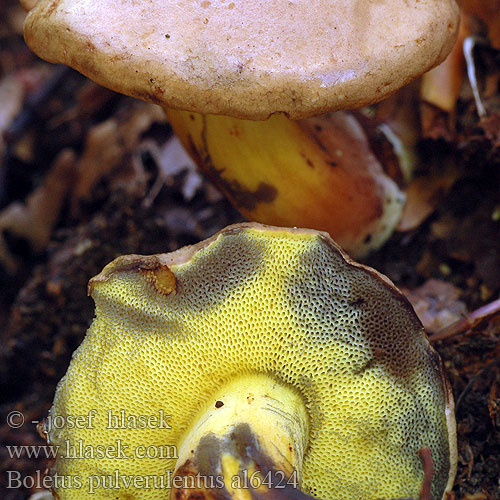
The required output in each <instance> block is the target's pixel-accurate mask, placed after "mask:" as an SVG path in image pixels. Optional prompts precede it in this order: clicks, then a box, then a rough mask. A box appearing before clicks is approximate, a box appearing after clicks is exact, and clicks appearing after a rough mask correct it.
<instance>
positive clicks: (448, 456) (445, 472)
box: [47, 224, 457, 500]
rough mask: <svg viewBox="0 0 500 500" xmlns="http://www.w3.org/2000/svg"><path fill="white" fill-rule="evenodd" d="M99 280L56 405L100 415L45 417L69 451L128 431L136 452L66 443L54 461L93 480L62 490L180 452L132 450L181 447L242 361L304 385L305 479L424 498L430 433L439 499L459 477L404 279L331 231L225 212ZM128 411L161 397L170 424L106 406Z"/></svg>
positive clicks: (431, 358)
mask: <svg viewBox="0 0 500 500" xmlns="http://www.w3.org/2000/svg"><path fill="white" fill-rule="evenodd" d="M89 290H90V292H91V294H92V296H93V298H94V300H95V304H96V318H95V319H94V321H93V323H92V325H91V327H90V329H89V331H88V333H87V336H86V338H85V340H84V341H83V343H82V344H81V346H80V347H79V348H78V350H77V351H76V352H75V354H74V355H73V359H72V361H71V365H70V367H69V370H68V372H67V374H66V375H65V377H64V378H63V379H62V380H61V382H60V384H59V386H58V389H57V391H56V396H55V400H54V404H53V407H52V409H51V412H50V416H51V417H52V419H53V420H54V419H55V417H57V416H62V417H66V419H68V416H71V415H73V416H75V415H87V414H89V412H90V411H92V410H94V411H95V413H96V415H95V419H94V421H93V422H92V426H91V427H90V428H89V426H84V427H83V428H77V427H76V426H70V425H65V426H59V428H52V429H47V433H48V441H49V442H50V443H51V444H54V445H59V446H60V447H61V450H62V449H63V448H64V449H66V446H67V445H68V443H69V444H70V445H75V446H78V445H79V443H82V444H83V446H84V447H88V449H91V450H95V449H96V447H97V446H99V445H100V446H106V445H109V446H113V445H116V443H117V442H118V441H120V442H121V445H122V446H128V449H127V453H128V454H129V455H131V456H132V458H130V459H128V460H123V459H116V458H113V456H111V457H109V456H105V457H88V458H86V459H71V458H64V457H63V456H62V455H64V451H62V452H61V451H60V452H59V456H58V457H57V459H56V461H55V464H54V466H53V468H52V473H57V474H58V475H62V476H63V477H68V476H75V475H77V476H79V477H80V478H81V482H82V484H83V485H84V486H83V487H82V489H64V488H60V489H58V490H56V492H57V493H58V494H59V495H60V498H61V499H63V500H64V499H73V498H74V499H79V500H82V499H85V498H89V499H90V498H95V495H92V494H88V493H87V491H86V489H85V485H86V484H87V482H88V481H89V480H90V479H89V478H91V477H93V476H94V475H112V474H113V473H114V471H119V476H120V477H129V476H132V477H135V476H137V475H140V476H141V477H146V476H155V477H161V476H164V475H165V471H166V470H173V469H174V467H175V459H174V458H168V457H167V458H165V457H153V458H149V459H146V458H138V457H137V456H134V450H136V447H137V446H145V447H150V448H151V449H153V451H154V450H162V449H163V448H165V446H176V447H180V445H181V443H182V440H183V437H184V436H185V435H186V433H188V432H189V431H190V426H191V425H193V422H194V419H195V417H196V415H197V414H198V412H199V410H200V408H201V407H203V406H204V405H208V404H210V401H211V398H214V397H215V395H216V393H217V391H218V390H219V389H220V388H221V387H222V386H223V385H224V384H225V383H227V382H229V381H231V380H234V378H235V377H240V376H243V375H245V374H267V375H269V376H270V377H272V378H273V379H275V380H276V381H277V382H279V383H282V384H285V385H288V386H291V387H292V388H294V390H296V391H297V392H298V393H299V394H300V395H301V397H302V398H303V402H304V405H305V408H306V410H307V413H308V418H309V441H308V447H307V449H306V455H305V459H304V463H303V476H302V477H303V479H302V485H301V489H302V490H303V491H305V492H306V493H309V494H312V495H314V496H316V497H318V498H332V497H335V498H338V499H339V500H343V499H346V500H359V499H376V498H407V497H414V498H417V497H418V495H419V491H420V485H421V482H422V479H423V471H422V464H421V463H420V460H419V457H418V451H419V450H420V449H421V448H424V447H428V448H430V450H431V452H432V459H433V461H434V468H435V474H434V478H433V482H432V499H434V500H440V499H441V497H442V496H443V493H444V492H445V490H446V489H448V488H449V487H451V484H452V482H453V479H454V475H455V471H456V460H457V455H456V453H457V452H456V434H455V427H454V426H455V424H454V415H453V400H452V396H451V392H450V388H449V385H448V383H447V382H446V377H445V375H444V372H443V367H442V364H441V361H440V358H439V356H438V355H437V354H436V352H435V351H434V350H433V349H432V347H431V346H430V344H429V342H428V341H427V338H426V335H425V333H424V331H423V328H422V326H421V324H420V322H419V320H418V319H417V317H416V315H415V313H414V312H413V310H412V308H411V306H410V305H409V303H408V302H407V300H406V299H405V298H404V297H403V296H402V294H401V293H400V292H399V291H398V290H397V289H396V288H395V287H394V285H393V284H391V283H390V282H389V280H388V279H387V278H385V277H383V276H382V275H379V274H378V273H377V272H376V271H374V270H372V269H370V268H367V267H364V266H362V265H360V264H357V263H354V262H352V261H350V259H349V258H348V257H347V256H346V255H344V254H343V252H342V250H341V249H340V248H339V247H338V246H337V245H336V244H335V243H334V242H333V241H332V240H331V239H330V237H329V236H328V235H327V234H326V233H320V232H316V231H312V230H305V229H284V228H277V227H270V226H261V225H258V224H241V225H235V226H230V227H228V228H226V229H225V230H223V231H221V232H220V233H218V234H216V235H215V236H214V237H212V238H210V239H208V240H206V241H204V242H201V243H200V244H197V245H194V246H191V247H186V248H183V249H181V250H178V251H176V252H173V253H170V254H160V255H155V256H149V257H145V256H137V255H132V256H125V257H120V258H118V259H116V260H115V261H114V262H112V263H111V264H109V265H108V266H106V268H105V269H104V270H103V272H102V273H101V274H99V275H98V276H97V277H95V278H94V279H93V280H91V282H90V284H89ZM213 403H214V404H215V403H216V401H215V400H213ZM120 411H123V412H124V415H132V416H138V415H142V416H148V415H152V416H158V415H159V412H161V411H163V412H164V414H165V415H170V416H171V418H169V419H168V423H169V425H170V427H171V428H170V429H166V428H156V427H155V426H151V425H149V426H147V427H146V428H139V429H136V428H127V429H123V428H116V426H111V428H110V426H109V425H108V423H109V420H108V416H109V415H108V412H111V413H112V414H113V415H119V412H120ZM122 486H123V485H122ZM121 494H123V495H125V494H128V495H130V496H127V498H136V499H139V498H140V499H157V498H165V491H164V490H162V489H158V488H156V489H155V488H154V487H153V488H149V489H148V488H145V487H144V485H143V487H142V488H139V489H137V488H136V489H134V486H133V485H132V486H130V487H129V488H128V489H127V488H125V486H123V490H122V491H121ZM120 498H121V497H120Z"/></svg>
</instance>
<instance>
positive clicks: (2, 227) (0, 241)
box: [0, 149, 75, 273]
mask: <svg viewBox="0 0 500 500" xmlns="http://www.w3.org/2000/svg"><path fill="white" fill-rule="evenodd" d="M74 178H75V155H74V153H73V151H71V150H68V149H67V150H63V151H61V153H59V155H58V156H57V158H56V159H55V161H54V163H53V165H52V167H51V168H50V170H49V172H48V173H47V175H46V176H45V178H44V180H43V183H42V185H41V186H39V187H38V188H37V189H36V190H35V191H33V193H31V194H30V195H29V196H28V198H27V200H26V203H19V202H14V203H11V204H10V205H9V206H7V207H6V208H5V209H4V210H2V211H1V212H0V262H2V263H3V264H4V266H5V267H6V269H7V270H8V271H9V272H11V273H14V272H15V271H16V269H17V268H18V266H19V262H18V261H17V260H16V258H15V257H14V256H13V255H12V254H11V253H10V251H9V248H8V245H7V242H6V240H5V233H11V234H13V235H15V236H16V237H20V238H24V239H25V240H27V241H28V242H29V244H30V246H31V249H32V250H33V251H35V252H40V251H42V250H43V249H44V248H45V246H46V245H47V243H48V241H49V238H50V235H51V232H52V228H53V227H54V225H55V223H56V222H57V219H58V218H59V214H60V210H61V206H62V204H63V202H64V200H65V198H66V196H67V194H68V192H69V190H70V189H71V186H72V184H73V181H74Z"/></svg>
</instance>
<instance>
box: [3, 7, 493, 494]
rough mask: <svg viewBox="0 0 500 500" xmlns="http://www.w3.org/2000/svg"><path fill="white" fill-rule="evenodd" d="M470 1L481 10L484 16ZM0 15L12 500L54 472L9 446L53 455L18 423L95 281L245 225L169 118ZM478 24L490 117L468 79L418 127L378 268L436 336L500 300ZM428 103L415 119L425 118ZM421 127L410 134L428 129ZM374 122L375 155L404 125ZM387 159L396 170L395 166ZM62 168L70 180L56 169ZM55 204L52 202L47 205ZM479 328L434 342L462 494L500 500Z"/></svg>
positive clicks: (6, 402) (485, 334) (48, 382)
mask: <svg viewBox="0 0 500 500" xmlns="http://www.w3.org/2000/svg"><path fill="white" fill-rule="evenodd" d="M470 3H471V7H470V9H469V10H470V11H471V12H472V11H474V9H473V7H474V5H476V4H475V3H474V2H470ZM491 3H492V4H493V3H495V2H494V1H492V2H491ZM0 9H1V11H2V12H5V16H4V18H3V19H2V21H1V22H0V40H1V42H2V43H1V44H0V99H2V102H0V131H1V132H2V141H0V151H1V154H2V159H1V163H0V207H1V208H0V289H1V291H2V293H1V294H0V325H2V329H1V330H2V331H1V335H2V338H1V343H0V345H1V346H2V348H1V349H0V383H1V392H0V393H1V394H2V402H1V412H0V414H1V415H2V420H1V422H0V438H1V442H2V446H1V448H0V466H1V469H2V473H1V475H0V487H2V488H5V487H6V485H7V476H6V474H5V471H7V470H16V471H20V472H21V473H22V474H23V476H26V475H32V476H33V477H34V476H35V475H36V471H40V470H42V471H43V469H44V467H45V465H46V460H43V459H37V460H35V459H33V458H28V457H27V456H22V457H21V458H15V459H14V458H10V457H9V454H8V451H7V449H6V447H5V445H18V444H22V445H25V444H39V445H41V444H43V442H42V441H41V439H40V438H39V437H38V434H37V432H36V428H35V425H32V424H26V425H24V426H23V427H22V428H20V429H10V428H9V427H8V426H7V425H6V423H5V422H6V421H5V415H7V414H8V413H9V412H10V411H12V410H18V411H21V412H23V413H24V414H25V417H26V420H27V421H29V422H31V421H32V420H40V419H41V418H43V417H44V416H45V415H46V413H47V410H48V408H49V406H50V404H51V401H52V397H53V393H54V388H55V384H56V383H57V381H58V380H59V379H60V378H61V376H62V375H63V374H64V372H65V371H66V368H67V365H68V362H69V359H70V356H71V353H72V352H73V350H74V349H75V348H76V346H77V345H78V344H79V343H80V341H81V340H82V338H83V336H84V333H85V330H86V328H87V326H88V323H89V322H90V320H91V318H92V311H93V304H92V302H91V300H90V299H89V298H88V297H87V295H86V284H87V281H88V279H89V278H90V277H92V276H94V275H95V274H97V273H98V272H99V271H100V270H101V269H102V267H103V266H104V265H105V264H106V263H108V262H109V261H110V260H112V259H113V258H114V257H116V256H117V255H120V254H127V253H143V254H148V253H158V252H164V251H171V250H173V249H175V248H178V247H180V246H182V245H185V244H189V243H194V242H196V241H199V240H201V239H203V238H206V237H208V236H209V235H211V234H213V233H214V232H216V231H217V230H219V229H220V228H222V227H224V226H225V225H227V224H230V223H233V222H236V221H239V220H241V216H240V215H239V214H238V213H236V212H235V211H234V210H233V209H232V208H230V206H229V205H228V203H227V202H226V201H224V199H223V198H222V197H221V195H220V194H219V193H218V192H217V191H216V190H215V189H214V188H213V187H212V186H211V185H210V183H209V182H208V181H207V180H206V179H203V178H201V177H200V176H199V174H197V173H196V171H195V170H194V168H193V166H192V165H190V164H189V161H188V160H187V158H186V157H184V156H182V154H181V153H180V152H179V149H178V146H176V144H175V143H173V142H171V135H170V132H169V129H168V126H165V123H164V121H165V119H164V117H163V115H162V113H161V112H158V109H157V108H155V107H154V106H152V105H146V104H140V103H137V102H133V101H132V100H130V99H128V98H124V97H121V96H118V95H116V94H114V93H112V92H110V91H107V90H105V89H102V88H101V87H98V86H97V85H95V84H93V83H90V82H88V81H87V80H85V78H83V77H81V76H79V75H78V74H76V73H74V72H72V71H70V70H67V69H62V68H59V67H51V66H49V65H46V64H44V63H40V61H38V60H36V58H35V56H33V55H32V54H31V53H30V52H29V51H28V49H26V47H25V45H24V42H23V41H22V37H21V32H20V20H22V16H23V13H22V11H21V10H20V8H19V7H18V6H17V3H16V2H15V1H14V0H2V1H0ZM468 15H469V14H468ZM470 15H471V16H473V15H474V13H472V14H470ZM473 19H474V23H473V24H472V26H473V28H471V29H473V30H478V31H477V33H480V34H481V35H482V36H483V39H484V40H486V42H485V43H484V44H483V45H478V46H477V47H476V48H475V49H474V62H475V67H476V71H477V77H478V85H479V92H480V94H481V99H482V103H483V105H484V106H485V109H486V111H487V114H486V116H483V117H482V118H479V116H478V113H477V107H476V103H475V100H474V96H473V92H472V91H471V87H470V85H469V84H468V81H467V78H465V73H463V76H464V78H463V82H462V85H461V87H460V92H459V93H458V94H457V100H456V102H455V103H454V105H453V106H452V108H451V111H450V109H448V110H446V111H443V109H437V108H432V107H431V109H430V111H429V109H427V110H425V111H422V115H421V116H422V117H423V119H424V123H423V125H424V131H423V132H422V131H421V129H420V127H418V131H417V137H416V139H417V140H416V143H413V142H412V141H413V139H411V140H410V139H409V142H408V146H409V148H410V149H412V154H414V155H415V157H414V158H416V159H415V167H416V171H415V178H416V180H417V183H416V184H414V185H413V187H411V186H412V185H411V184H410V187H409V188H408V196H409V198H411V200H412V204H411V205H410V204H409V205H408V209H407V210H408V213H407V214H406V217H407V219H406V221H407V224H406V226H401V227H400V231H399V232H396V233H395V234H394V235H393V237H392V238H391V240H390V241H389V243H388V244H387V245H386V246H385V247H383V248H382V250H380V251H379V252H377V253H376V254H374V255H372V256H370V257H369V258H368V259H367V261H366V262H367V263H368V264H369V265H371V266H373V267H375V268H376V269H378V270H380V271H381V272H383V273H385V274H387V275H388V276H389V277H390V278H391V279H392V280H393V281H394V282H395V283H396V284H397V285H398V286H400V287H401V288H404V290H405V291H407V294H408V297H409V298H410V300H411V301H412V302H413V303H414V305H415V306H416V309H417V312H420V313H421V319H422V320H423V321H424V324H425V325H426V327H427V328H428V330H429V331H430V332H432V333H433V334H436V333H437V332H439V331H440V330H442V329H444V328H446V327H447V326H449V325H450V324H451V323H456V322H459V321H460V319H461V318H463V316H464V315H467V314H470V313H472V312H473V311H475V310H477V309H478V308H480V307H481V306H484V305H485V304H488V303H490V302H493V301H495V300H496V299H497V298H498V296H499V293H500V236H499V235H500V169H499V167H500V134H499V130H500V91H499V85H500V70H499V67H500V64H499V62H500V55H499V52H498V45H495V43H497V42H498V38H497V35H495V38H494V43H488V28H489V29H490V30H493V31H492V32H493V33H497V31H495V29H496V28H495V26H497V24H495V23H494V22H493V20H490V19H488V23H486V24H485V23H484V22H482V21H481V18H480V17H479V18H478V17H477V16H476V17H474V18H473ZM487 24H489V25H490V26H489V27H488V26H487ZM474 33H476V31H474ZM457 60H458V59H457ZM457 64H460V65H461V64H463V62H460V63H457ZM455 69H456V68H455ZM463 69H464V68H463ZM2 89H8V91H7V92H3V91H2ZM414 95H415V97H414V99H416V101H414V104H415V106H414V108H419V107H420V106H423V105H422V103H421V102H419V101H418V99H419V98H418V93H414ZM2 96H8V98H7V100H5V97H2ZM395 99H397V97H396V96H395ZM425 106H427V104H426V105H425ZM392 109H394V108H392ZM372 113H373V110H372ZM412 113H413V112H411V113H409V116H410V118H405V119H404V120H408V119H410V120H418V114H412ZM364 116H365V119H363V120H361V121H362V122H366V120H375V121H371V122H370V123H371V125H372V126H370V124H367V123H365V124H364V125H365V127H366V130H367V133H368V134H369V135H370V137H371V139H372V145H373V147H374V149H377V148H375V146H374V144H375V143H376V142H377V136H376V134H375V133H371V132H370V131H372V132H373V131H374V130H375V129H376V127H374V126H373V125H374V124H376V125H378V124H379V123H380V122H385V123H391V124H392V125H394V120H395V115H394V113H393V112H392V111H391V105H390V102H389V103H388V104H386V105H385V106H384V105H382V106H381V107H379V108H378V110H377V112H376V113H375V115H373V114H371V115H368V118H367V117H366V115H364ZM391 120H393V121H392V122H391ZM404 120H403V125H404ZM399 126H400V125H399ZM413 133H414V132H413ZM403 136H404V134H403ZM379 144H380V143H379ZM385 147H386V146H385ZM382 149H383V148H382ZM376 152H377V155H378V156H379V158H381V161H383V163H384V165H385V166H386V168H389V167H390V161H389V160H388V158H389V157H391V158H393V156H394V154H393V153H394V152H393V151H390V153H391V154H389V155H387V154H385V155H384V154H381V152H380V151H376ZM386 152H387V151H386ZM61 162H62V163H63V166H64V169H63V168H62V167H61V166H59V167H57V166H58V165H60V164H61ZM58 168H59V170H64V175H63V178H64V179H65V182H64V183H63V184H62V185H60V186H59V187H60V190H58V191H57V192H58V193H59V196H60V198H58V200H59V201H58V200H55V199H54V197H53V195H51V192H50V190H49V191H47V190H44V183H45V185H46V186H47V179H50V176H51V175H55V174H54V172H56V173H57V171H58ZM59 173H61V172H59ZM61 175H62V174H61ZM53 178H54V177H53ZM49 184H50V183H49ZM51 187H52V188H53V186H51ZM44 196H45V197H46V198H44ZM43 199H46V200H50V201H51V203H46V204H43V203H40V200H43ZM33 200H35V201H36V200H38V204H36V203H35V202H34V201H33ZM56 201H57V203H56ZM34 207H35V208H34ZM412 211H413V212H412ZM9 214H10V215H9ZM12 214H14V215H12ZM422 214H424V215H425V216H423V215H422ZM21 221H22V222H21ZM408 221H409V222H408ZM31 228H33V230H31ZM35 229H36V230H35ZM468 326H470V325H468V324H467V323H466V322H465V323H463V325H462V327H461V328H456V329H455V331H454V332H453V335H452V336H450V337H447V338H445V339H444V340H440V341H438V342H436V343H435V347H436V348H437V350H438V351H439V353H440V354H441V356H442V358H443V360H444V363H445V366H446V368H447V371H448V374H449V377H450V379H451V383H452V386H453V391H454V394H455V398H456V402H457V421H458V436H459V470H458V476H457V481H456V485H455V488H454V492H455V494H456V497H457V499H459V500H461V499H467V500H500V483H499V480H500V460H499V458H498V457H500V361H499V359H500V317H499V316H498V315H496V314H495V313H494V311H493V314H490V315H488V316H486V317H485V319H484V320H481V321H476V322H474V323H473V325H472V326H473V328H472V329H469V328H468ZM34 492H35V491H34V490H31V491H29V490H28V489H24V488H21V489H11V490H4V491H3V492H2V493H1V496H2V498H5V499H9V500H21V499H26V498H28V496H29V494H30V493H34Z"/></svg>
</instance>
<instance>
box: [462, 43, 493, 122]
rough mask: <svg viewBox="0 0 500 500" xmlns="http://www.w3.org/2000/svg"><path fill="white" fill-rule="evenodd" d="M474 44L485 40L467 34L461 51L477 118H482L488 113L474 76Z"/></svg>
mask: <svg viewBox="0 0 500 500" xmlns="http://www.w3.org/2000/svg"><path fill="white" fill-rule="evenodd" d="M476 44H480V45H484V44H485V42H484V41H483V40H482V39H481V38H479V37H477V36H473V35H471V36H468V37H467V38H466V39H465V40H464V44H463V51H464V57H465V62H466V64H467V76H468V77H469V82H470V86H471V87H472V94H473V95H474V101H475V102H476V109H477V114H478V115H479V118H484V117H485V116H486V115H487V114H488V113H487V112H486V108H485V107H484V105H483V102H482V101H481V96H480V95H479V88H478V85H477V78H476V66H475V64H474V47H475V46H476Z"/></svg>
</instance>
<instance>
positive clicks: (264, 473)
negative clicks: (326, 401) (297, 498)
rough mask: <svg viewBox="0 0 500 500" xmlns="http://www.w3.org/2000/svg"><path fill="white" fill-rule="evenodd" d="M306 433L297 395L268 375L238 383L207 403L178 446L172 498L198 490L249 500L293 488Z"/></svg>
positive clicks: (304, 415) (303, 410)
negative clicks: (268, 491)
mask: <svg viewBox="0 0 500 500" xmlns="http://www.w3.org/2000/svg"><path fill="white" fill-rule="evenodd" d="M308 427H309V424H308V417H307V412H306V408H305V405H304V402H303V400H302V398H301V396H300V394H298V392H297V391H296V390H294V389H292V388H290V387H288V386H286V385H285V384H282V383H280V382H277V381H276V380H274V379H273V378H272V377H271V376H267V375H262V374H259V375H247V376H241V377H238V378H237V379H235V380H233V381H231V382H229V383H227V384H226V385H224V386H223V387H222V388H221V389H220V390H219V391H218V392H217V393H216V394H215V395H214V397H213V398H211V399H210V402H209V403H208V405H207V406H206V407H205V408H204V409H203V410H202V411H201V412H200V414H199V415H198V417H197V418H196V419H195V422H194V424H193V426H192V427H191V429H190V430H189V431H188V433H187V434H186V436H185V437H184V439H183V440H182V444H181V445H180V447H179V458H178V461H177V465H176V471H175V474H174V475H175V476H176V481H177V484H174V486H179V487H174V488H173V489H172V491H171V498H172V499H177V500H179V498H188V497H190V496H191V497H192V495H193V489H197V490H198V491H199V493H201V492H204V496H206V497H207V496H214V497H217V491H218V490H219V492H220V493H221V494H222V495H223V496H224V497H227V495H229V496H230V497H232V498H233V499H235V500H250V498H251V497H252V495H253V494H255V492H256V491H260V492H261V494H265V493H266V491H267V490H268V489H271V490H274V489H278V490H279V489H286V490H287V491H288V490H289V489H290V488H297V487H298V486H299V484H300V479H301V474H302V462H303V458H304V454H305V451H306V447H307V441H308ZM208 492H209V493H208ZM304 497H307V498H310V497H308V496H307V495H304Z"/></svg>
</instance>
